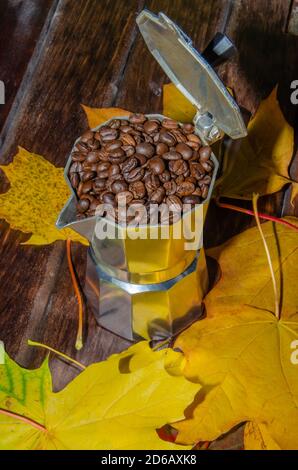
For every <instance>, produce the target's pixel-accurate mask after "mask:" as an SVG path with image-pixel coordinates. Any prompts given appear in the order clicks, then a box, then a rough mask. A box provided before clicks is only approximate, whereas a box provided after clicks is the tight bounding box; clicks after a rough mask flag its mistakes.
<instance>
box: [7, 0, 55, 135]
mask: <svg viewBox="0 0 298 470" xmlns="http://www.w3.org/2000/svg"><path fill="white" fill-rule="evenodd" d="M57 1H58V0H29V1H20V0H1V2H0V80H2V81H3V82H4V84H5V105H0V130H1V128H2V126H3V124H4V122H5V119H6V117H7V115H8V113H9V110H10V108H11V106H12V103H13V100H14V97H15V95H16V93H17V91H18V87H19V85H20V83H21V81H22V78H23V75H24V72H25V70H26V67H27V65H28V62H29V60H30V57H31V56H32V53H33V51H34V48H35V45H36V42H37V40H38V38H39V35H40V32H41V30H42V28H43V26H44V24H45V23H49V22H50V20H51V17H52V14H53V13H54V11H55V8H56V4H57Z"/></svg>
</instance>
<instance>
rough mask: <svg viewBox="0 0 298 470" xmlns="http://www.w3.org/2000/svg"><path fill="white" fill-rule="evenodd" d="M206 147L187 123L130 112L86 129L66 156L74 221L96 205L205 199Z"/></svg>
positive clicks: (208, 178) (207, 175) (207, 183)
mask: <svg viewBox="0 0 298 470" xmlns="http://www.w3.org/2000/svg"><path fill="white" fill-rule="evenodd" d="M210 156H211V148H210V147H209V146H204V145H202V143H201V140H200V138H199V137H198V136H197V135H196V134H195V133H194V126H193V125H192V124H190V123H189V124H182V125H180V124H179V123H178V122H176V121H174V120H172V119H163V120H162V121H159V120H157V119H149V118H147V117H146V116H145V115H143V114H132V115H130V116H129V118H128V119H121V120H120V119H114V120H112V121H110V123H109V125H105V126H103V127H101V128H100V129H99V130H98V131H96V132H93V131H91V130H88V131H86V132H85V133H84V134H83V135H82V136H81V138H80V140H79V141H78V142H77V144H76V146H75V148H74V150H73V152H72V155H71V158H72V163H71V166H70V169H69V178H70V181H71V185H72V187H73V188H74V190H75V192H76V195H77V198H78V202H77V214H78V218H85V217H90V216H92V215H94V214H95V210H96V208H97V206H98V205H99V204H110V205H111V206H113V207H117V204H118V203H119V202H121V203H122V204H123V201H124V203H125V204H126V205H127V206H130V205H132V204H136V203H137V204H143V205H144V206H145V207H148V205H149V204H153V203H155V204H161V203H166V204H167V205H168V206H170V207H173V206H174V207H177V208H182V207H183V204H191V205H194V204H200V203H201V202H203V201H204V199H205V198H206V197H207V195H208V191H209V186H210V182H211V178H212V172H213V167H214V165H213V162H212V161H211V159H210Z"/></svg>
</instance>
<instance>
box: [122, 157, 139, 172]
mask: <svg viewBox="0 0 298 470" xmlns="http://www.w3.org/2000/svg"><path fill="white" fill-rule="evenodd" d="M138 164H139V160H138V159H137V158H136V157H130V158H127V160H125V161H124V162H123V163H122V165H121V170H122V171H123V173H128V172H130V171H131V170H133V169H134V168H136V167H137V166H138Z"/></svg>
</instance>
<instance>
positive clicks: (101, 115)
mask: <svg viewBox="0 0 298 470" xmlns="http://www.w3.org/2000/svg"><path fill="white" fill-rule="evenodd" d="M82 107H83V109H84V111H85V113H86V116H87V119H88V124H89V127H90V129H93V128H94V127H97V126H99V125H100V124H103V123H104V122H105V121H108V120H109V119H111V118H113V117H120V116H129V115H130V114H131V112H130V111H126V110H125V109H121V108H89V107H88V106H85V105H82Z"/></svg>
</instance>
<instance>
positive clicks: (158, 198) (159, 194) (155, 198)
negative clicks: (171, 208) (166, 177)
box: [150, 186, 166, 204]
mask: <svg viewBox="0 0 298 470" xmlns="http://www.w3.org/2000/svg"><path fill="white" fill-rule="evenodd" d="M165 194H166V191H165V189H164V188H163V187H162V186H160V187H159V188H157V189H156V190H155V191H154V192H153V193H152V194H151V195H150V201H151V202H153V203H155V202H156V203H157V204H160V203H161V202H162V201H163V198H164V197H165Z"/></svg>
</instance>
